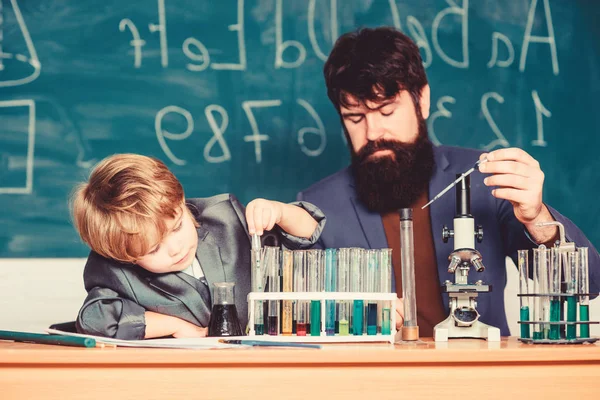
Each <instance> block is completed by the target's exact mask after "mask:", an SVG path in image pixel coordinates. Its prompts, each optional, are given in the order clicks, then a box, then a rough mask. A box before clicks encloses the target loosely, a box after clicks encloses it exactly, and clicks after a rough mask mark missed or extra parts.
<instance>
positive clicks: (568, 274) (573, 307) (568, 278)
mask: <svg viewBox="0 0 600 400" xmlns="http://www.w3.org/2000/svg"><path fill="white" fill-rule="evenodd" d="M578 256H579V254H578V253H577V252H576V251H570V252H568V253H567V263H566V265H565V268H564V273H565V282H566V284H567V294H568V295H569V296H567V322H576V321H577V297H576V296H575V293H577V290H578V288H579V282H578V281H579V279H578V277H579V263H578V261H579V257H578ZM566 336H567V339H575V338H576V337H577V325H575V324H567V328H566Z"/></svg>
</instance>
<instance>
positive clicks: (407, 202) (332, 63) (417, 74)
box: [298, 27, 600, 337]
mask: <svg viewBox="0 0 600 400" xmlns="http://www.w3.org/2000/svg"><path fill="white" fill-rule="evenodd" d="M324 75H325V82H326V85H327V95H328V96H329V99H330V100H331V101H332V103H333V105H334V106H335V108H336V110H337V111H338V113H339V115H340V118H341V121H342V125H343V127H344V131H345V134H346V138H347V140H348V145H349V148H350V153H351V165H350V167H348V168H345V169H343V170H341V171H339V172H337V173H335V174H333V175H331V176H329V177H327V178H325V179H323V180H322V181H320V182H318V183H316V184H314V185H313V186H311V187H310V188H308V189H306V190H304V191H302V192H300V193H298V200H305V201H309V202H311V203H313V204H315V205H316V206H317V207H319V208H320V209H321V210H322V211H323V212H324V213H325V215H327V225H326V226H325V228H324V230H323V232H322V234H321V238H320V239H319V241H318V243H317V245H318V246H320V247H322V248H342V247H362V248H371V249H379V248H392V249H393V251H392V260H393V270H394V279H393V280H392V281H393V283H394V284H395V285H394V286H395V291H396V293H398V296H399V298H401V297H402V293H401V288H402V282H401V278H402V276H401V265H400V259H401V258H400V225H399V209H400V208H412V209H413V221H414V223H413V226H414V255H415V280H416V282H415V283H416V301H417V321H418V325H419V331H420V335H421V336H422V337H427V336H433V328H434V326H435V325H436V324H438V323H439V322H441V321H442V320H444V319H445V318H446V317H447V315H448V296H442V294H441V290H440V287H441V285H442V283H443V282H445V281H446V280H450V281H452V282H454V276H453V274H450V273H449V272H448V270H447V269H448V256H449V254H450V253H451V252H452V250H453V243H452V240H450V241H449V242H448V243H443V241H442V235H441V228H442V226H444V225H448V226H451V224H452V220H453V219H454V214H455V204H454V203H455V196H452V195H450V194H448V195H446V196H443V197H441V198H440V199H439V200H437V201H436V202H435V203H433V204H432V205H431V206H430V207H428V208H425V209H424V210H422V209H421V207H422V206H423V205H425V204H426V203H427V202H428V200H429V198H430V196H435V195H436V194H437V193H439V192H440V191H441V190H442V189H443V188H444V187H446V186H447V185H448V184H449V183H451V182H452V181H454V180H455V177H456V174H458V173H462V172H464V171H466V170H468V169H469V168H471V167H472V166H473V164H474V163H475V161H477V160H478V159H482V158H483V157H487V159H488V162H486V163H483V164H481V165H480V167H479V170H480V171H481V172H483V173H484V174H486V175H484V174H478V173H476V174H472V175H471V214H472V215H473V217H474V218H475V222H476V224H478V225H482V226H483V229H484V233H485V239H484V240H483V242H482V243H481V244H478V245H477V249H478V250H479V251H480V252H481V254H482V260H483V263H484V265H485V266H486V269H485V271H484V272H482V273H478V274H477V275H476V279H477V280H479V279H481V280H483V281H484V282H486V283H488V284H491V285H492V286H493V291H492V292H491V293H486V294H483V295H481V296H479V297H478V305H477V310H478V312H479V313H480V315H481V318H480V320H481V321H482V322H485V323H487V324H489V325H492V326H495V327H498V328H500V332H501V335H502V336H508V335H510V332H509V328H508V324H507V320H506V314H505V309H504V288H505V286H506V268H505V258H506V256H509V257H511V258H512V259H513V261H515V263H516V261H517V250H521V249H532V248H534V247H537V245H539V244H542V243H543V244H546V245H547V246H551V245H553V243H554V241H555V240H556V239H557V237H558V229H557V228H556V227H555V226H549V227H537V226H536V223H538V222H547V221H555V220H556V221H559V222H561V223H562V224H563V225H564V227H565V231H566V236H567V240H568V241H573V242H575V243H576V245H577V246H579V247H589V269H590V293H594V292H595V293H598V291H599V289H600V255H599V254H598V252H597V251H596V249H595V248H594V247H593V246H592V244H591V243H590V242H589V241H588V240H587V238H586V237H585V235H584V234H583V233H582V232H581V230H579V229H578V228H577V227H576V226H575V225H574V224H573V223H572V222H571V221H570V220H568V219H567V218H565V217H564V216H562V215H561V214H560V213H558V212H557V211H556V210H555V209H553V208H551V207H550V206H548V205H547V204H545V203H543V201H542V189H543V183H544V174H543V172H542V170H541V169H540V165H539V163H538V162H537V161H536V160H535V159H534V158H533V157H531V156H530V155H529V154H527V153H526V152H525V151H523V150H521V149H517V148H509V149H499V150H496V151H492V152H490V153H483V152H481V151H478V150H471V149H463V148H457V147H448V146H439V147H434V146H433V145H432V143H431V141H430V140H429V138H428V135H427V125H426V123H425V120H426V119H427V117H428V116H429V109H430V90H429V85H428V83H427V76H426V74H425V69H424V67H423V62H422V59H421V55H420V53H419V49H418V47H417V46H416V45H415V43H414V42H413V41H412V40H411V39H410V38H408V37H407V36H406V35H404V34H402V33H401V32H399V31H397V30H395V29H393V28H386V27H383V28H377V29H368V28H365V29H361V30H359V31H356V32H351V33H347V34H344V35H342V36H341V37H340V38H339V39H338V40H337V41H336V43H335V45H334V47H333V49H332V51H331V53H330V55H329V58H328V60H327V62H326V63H325V66H324ZM471 280H473V281H474V280H475V276H471ZM396 312H397V316H398V318H397V322H398V323H397V325H398V326H399V325H401V324H402V316H403V308H402V301H401V299H399V301H398V302H397V305H396Z"/></svg>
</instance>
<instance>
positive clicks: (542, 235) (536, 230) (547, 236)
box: [524, 204, 558, 244]
mask: <svg viewBox="0 0 600 400" xmlns="http://www.w3.org/2000/svg"><path fill="white" fill-rule="evenodd" d="M552 221H555V219H554V217H553V216H552V214H550V210H548V207H546V205H545V204H542V210H541V211H540V213H539V214H538V216H537V217H535V218H534V219H533V220H532V221H530V222H528V223H525V224H524V225H525V229H527V231H528V232H529V235H530V236H531V238H532V239H533V240H534V241H535V242H536V243H537V244H553V243H554V241H555V240H556V239H557V238H558V227H557V226H555V225H549V226H537V224H538V223H540V222H552Z"/></svg>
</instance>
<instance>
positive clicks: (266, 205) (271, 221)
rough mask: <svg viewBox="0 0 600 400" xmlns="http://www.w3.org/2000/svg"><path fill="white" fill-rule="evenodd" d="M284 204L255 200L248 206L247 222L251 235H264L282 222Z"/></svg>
mask: <svg viewBox="0 0 600 400" xmlns="http://www.w3.org/2000/svg"><path fill="white" fill-rule="evenodd" d="M282 214H283V204H282V203H280V202H278V201H271V200H265V199H254V200H252V201H251V202H250V203H248V206H246V221H247V222H248V232H250V234H251V235H253V234H255V233H256V234H258V235H262V234H263V233H264V231H269V230H271V229H273V227H274V226H275V224H278V223H279V222H280V221H281V216H282Z"/></svg>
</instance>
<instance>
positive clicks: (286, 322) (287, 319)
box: [281, 249, 294, 335]
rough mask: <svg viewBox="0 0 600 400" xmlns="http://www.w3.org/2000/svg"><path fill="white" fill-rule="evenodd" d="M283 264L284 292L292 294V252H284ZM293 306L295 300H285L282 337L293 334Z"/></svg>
mask: <svg viewBox="0 0 600 400" xmlns="http://www.w3.org/2000/svg"><path fill="white" fill-rule="evenodd" d="M281 264H282V265H281V270H282V278H283V279H282V280H283V291H284V292H292V291H293V290H294V286H293V284H294V279H293V277H294V275H293V274H294V257H293V252H292V251H291V250H287V249H285V250H283V254H282V263H281ZM293 305H294V302H293V300H283V312H282V316H281V334H282V335H291V334H292V332H293V324H292V321H293Z"/></svg>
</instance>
